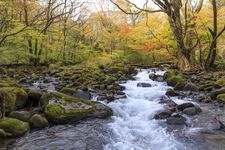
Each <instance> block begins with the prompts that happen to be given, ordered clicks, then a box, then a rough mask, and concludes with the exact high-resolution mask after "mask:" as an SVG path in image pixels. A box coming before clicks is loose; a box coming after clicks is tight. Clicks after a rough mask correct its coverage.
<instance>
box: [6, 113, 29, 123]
mask: <svg viewBox="0 0 225 150" xmlns="http://www.w3.org/2000/svg"><path fill="white" fill-rule="evenodd" d="M9 117H11V118H15V119H18V120H21V121H25V122H28V121H29V120H30V117H31V112H29V111H13V112H11V113H10V114H9Z"/></svg>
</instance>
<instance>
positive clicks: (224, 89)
mask: <svg viewBox="0 0 225 150" xmlns="http://www.w3.org/2000/svg"><path fill="white" fill-rule="evenodd" d="M220 94H225V88H221V89H217V90H214V91H212V93H211V98H212V99H216V97H217V96H218V95H220Z"/></svg>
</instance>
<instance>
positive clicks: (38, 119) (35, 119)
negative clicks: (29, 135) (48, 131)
mask: <svg viewBox="0 0 225 150" xmlns="http://www.w3.org/2000/svg"><path fill="white" fill-rule="evenodd" d="M30 123H31V125H32V126H33V127H35V128H45V127H47V126H48V125H49V123H48V120H47V119H46V118H45V117H43V116H41V115H39V114H35V115H33V116H32V117H31V119H30Z"/></svg>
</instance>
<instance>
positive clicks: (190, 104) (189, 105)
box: [177, 103, 195, 111]
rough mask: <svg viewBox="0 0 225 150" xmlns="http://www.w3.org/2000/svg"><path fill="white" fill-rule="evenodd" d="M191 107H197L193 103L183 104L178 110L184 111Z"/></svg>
mask: <svg viewBox="0 0 225 150" xmlns="http://www.w3.org/2000/svg"><path fill="white" fill-rule="evenodd" d="M189 107H195V105H194V104H193V103H183V104H180V105H177V110H179V111H183V110H184V109H186V108H189Z"/></svg>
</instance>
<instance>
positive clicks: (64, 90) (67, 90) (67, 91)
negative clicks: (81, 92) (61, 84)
mask: <svg viewBox="0 0 225 150" xmlns="http://www.w3.org/2000/svg"><path fill="white" fill-rule="evenodd" d="M60 92H61V93H64V94H67V95H70V96H72V95H74V94H76V93H77V90H75V89H72V88H67V87H65V88H62V89H61V90H60Z"/></svg>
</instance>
